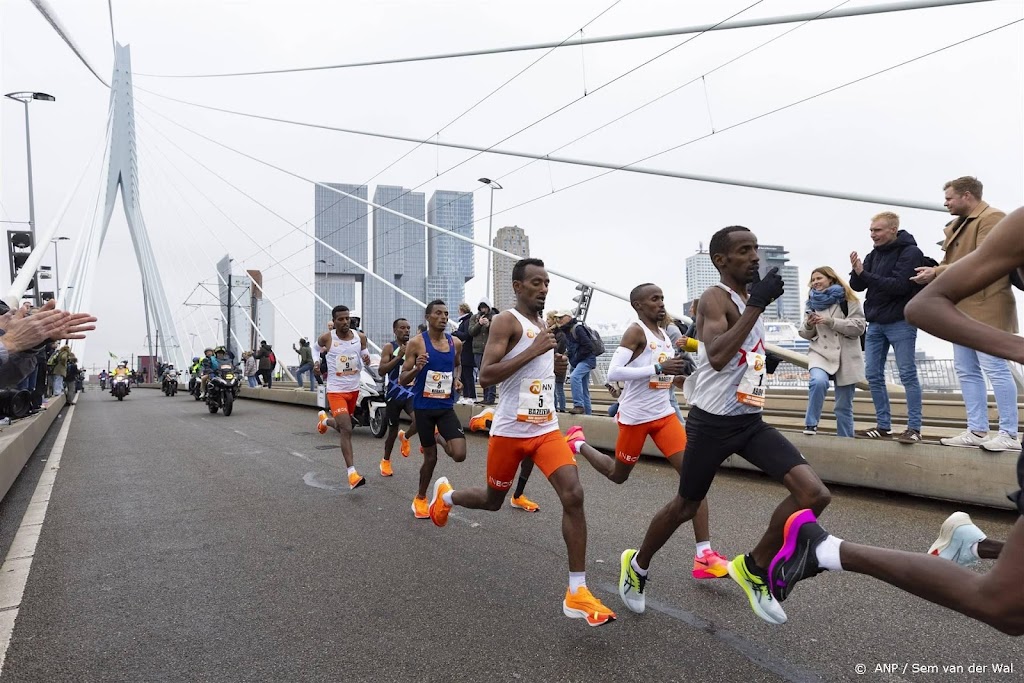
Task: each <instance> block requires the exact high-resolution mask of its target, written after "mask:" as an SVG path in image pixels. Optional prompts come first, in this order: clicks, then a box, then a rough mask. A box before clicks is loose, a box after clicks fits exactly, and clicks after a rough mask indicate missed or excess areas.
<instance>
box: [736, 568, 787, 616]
mask: <svg viewBox="0 0 1024 683" xmlns="http://www.w3.org/2000/svg"><path fill="white" fill-rule="evenodd" d="M729 576H731V577H732V580H733V581H735V582H736V583H738V584H739V586H740V588H742V589H743V592H744V593H746V594H747V600H749V601H750V609H752V610H754V614H756V615H757V616H759V617H761V618H762V619H764V620H765V621H767V622H768V623H769V624H785V623H786V612H785V611H784V610H783V609H782V605H780V604H779V602H778V600H776V599H775V598H773V597H772V594H771V592H769V590H768V580H767V578H763V577H761V576H759V575H758V574H757V573H756V572H753V571H751V570H750V569H749V567H748V565H747V556H746V555H737V556H736V558H735V559H734V560H733V561H732V562H730V563H729Z"/></svg>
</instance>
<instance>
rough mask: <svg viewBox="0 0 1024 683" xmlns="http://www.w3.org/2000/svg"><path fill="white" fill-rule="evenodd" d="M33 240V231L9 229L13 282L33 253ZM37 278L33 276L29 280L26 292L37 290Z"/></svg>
mask: <svg viewBox="0 0 1024 683" xmlns="http://www.w3.org/2000/svg"><path fill="white" fill-rule="evenodd" d="M32 247H33V240H32V233H31V232H29V231H27V230H8V231H7V253H8V255H9V256H10V262H11V282H14V278H16V277H17V276H18V271H20V270H21V269H22V268H24V267H25V262H26V261H28V257H29V255H30V254H31V253H32ZM35 288H36V279H35V278H34V277H33V278H32V279H31V280H29V282H28V285H27V286H26V288H25V289H26V292H27V291H28V290H33V291H34V290H35Z"/></svg>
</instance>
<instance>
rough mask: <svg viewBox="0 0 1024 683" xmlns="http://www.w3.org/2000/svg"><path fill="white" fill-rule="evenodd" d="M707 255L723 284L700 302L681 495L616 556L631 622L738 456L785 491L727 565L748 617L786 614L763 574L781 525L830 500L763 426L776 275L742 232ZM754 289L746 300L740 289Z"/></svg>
mask: <svg viewBox="0 0 1024 683" xmlns="http://www.w3.org/2000/svg"><path fill="white" fill-rule="evenodd" d="M708 251H709V252H710V255H711V261H712V262H713V263H714V264H715V268H717V269H718V272H719V274H720V275H721V282H719V283H718V284H717V285H716V286H714V287H711V288H709V289H708V290H707V291H705V292H704V293H703V294H702V295H701V297H700V303H699V304H698V309H697V338H698V339H700V340H701V344H700V349H699V351H698V355H697V370H696V373H695V374H694V375H692V376H690V377H689V378H687V380H686V383H687V386H688V387H690V389H689V391H688V392H687V397H688V398H689V401H690V412H689V414H688V415H687V418H686V436H687V441H686V452H685V454H684V456H683V464H682V469H681V470H680V473H679V492H678V494H676V496H675V498H673V499H672V501H671V502H670V503H669V504H668V505H666V506H665V507H664V508H662V509H661V510H660V511H659V512H658V513H657V514H656V515H655V516H654V519H652V520H651V524H650V527H649V528H648V529H647V535H646V536H645V537H644V542H643V545H642V546H640V550H639V552H638V551H636V550H627V551H626V552H624V553H623V554H622V562H621V566H620V574H619V595H620V596H621V597H622V599H623V601H624V602H625V603H626V606H627V607H629V608H630V609H632V610H633V611H634V612H642V611H643V609H644V584H645V583H646V581H647V570H648V568H649V567H650V566H651V560H652V559H653V558H654V554H655V553H656V552H658V550H660V549H661V547H662V546H663V545H665V543H666V542H667V541H668V539H669V538H671V537H672V534H673V533H674V532H675V530H676V529H677V528H679V526H680V525H681V524H683V523H684V522H688V521H689V520H691V519H693V517H694V516H695V515H696V514H697V510H698V509H699V508H700V504H701V501H703V500H704V497H705V496H706V495H707V492H708V489H710V488H711V482H712V481H714V478H715V474H716V473H717V472H718V467H719V466H720V465H721V464H722V462H723V461H724V460H725V459H726V458H727V457H729V456H730V455H732V454H733V453H736V454H738V455H740V456H741V457H743V458H744V459H746V460H747V461H749V462H750V463H751V464H752V465H754V466H756V467H758V468H760V469H761V470H762V471H763V472H765V473H766V474H768V475H770V476H771V477H773V478H774V479H776V480H777V481H779V482H781V483H782V484H783V485H785V487H786V488H787V489H788V490H789V494H790V495H789V497H787V498H786V499H785V500H783V501H782V502H781V503H780V504H779V506H778V507H777V508H776V509H775V512H774V513H773V514H772V518H771V521H770V522H769V524H768V530H767V531H765V533H764V535H763V536H762V537H761V540H760V541H759V542H758V544H757V545H756V546H755V547H754V549H753V550H752V551H750V552H749V553H748V554H746V555H739V556H738V557H736V558H735V559H734V560H733V561H732V562H730V563H729V566H728V571H729V576H731V577H732V578H733V580H734V581H736V583H738V584H739V585H740V587H741V588H742V589H743V591H744V592H745V593H746V594H747V599H748V600H749V602H750V607H751V608H752V609H753V610H754V613H755V614H757V616H759V617H761V618H762V619H764V620H765V621H767V622H768V623H770V624H782V623H784V622H785V621H786V613H785V612H784V611H783V610H782V607H781V606H780V605H779V603H778V601H776V600H775V599H773V598H772V595H771V593H770V592H769V590H768V573H767V570H768V564H769V563H770V562H771V560H772V557H773V556H774V555H775V553H776V552H778V549H779V548H780V547H781V546H782V532H783V528H782V527H783V524H784V523H785V521H786V519H787V518H788V517H789V516H790V515H791V514H793V513H794V512H796V511H797V510H800V509H802V508H813V509H815V510H817V511H819V512H820V511H821V510H824V509H825V506H827V505H828V503H829V498H830V496H829V492H828V489H827V488H825V485H824V484H822V483H821V480H820V479H819V478H818V476H817V475H816V474H815V473H814V470H812V469H811V467H810V466H809V465H808V464H807V462H806V461H805V460H804V458H803V456H802V455H800V452H799V451H798V450H797V449H796V448H795V447H794V446H793V444H791V443H790V442H789V441H787V440H786V439H785V438H784V437H783V436H782V434H780V433H779V432H778V430H776V429H775V428H773V427H770V426H768V425H767V424H765V422H764V420H762V419H761V410H762V406H764V399H765V388H764V385H763V383H764V376H765V345H764V323H763V322H762V321H761V314H762V313H763V312H764V310H765V308H767V307H768V304H770V303H771V302H772V301H773V300H775V299H777V298H778V297H780V296H781V295H782V291H783V282H782V278H781V277H780V276H779V273H778V268H772V269H771V270H770V271H768V273H767V275H765V278H764V279H763V280H760V279H758V277H757V274H758V265H759V263H760V261H759V258H758V254H757V238H756V237H755V236H754V234H753V233H752V232H750V230H748V229H747V228H744V227H742V226H738V225H736V226H731V227H728V228H723V229H722V230H719V231H718V232H716V233H715V234H714V236H713V237H712V238H711V244H710V246H709V249H708ZM751 282H752V283H753V285H752V286H751V288H750V294H749V296H748V295H747V293H746V289H747V284H748V283H751Z"/></svg>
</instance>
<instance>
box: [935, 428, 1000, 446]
mask: <svg viewBox="0 0 1024 683" xmlns="http://www.w3.org/2000/svg"><path fill="white" fill-rule="evenodd" d="M987 440H988V432H985V436H978V435H977V434H975V433H974V432H972V431H971V430H970V429H968V430H966V431H965V432H963V433H962V434H957V435H956V436H952V437H950V438H948V439H939V443H941V444H942V445H943V446H954V447H956V448H978V447H980V446H981V444H982V443H984V442H985V441H987Z"/></svg>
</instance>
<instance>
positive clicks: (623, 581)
mask: <svg viewBox="0 0 1024 683" xmlns="http://www.w3.org/2000/svg"><path fill="white" fill-rule="evenodd" d="M636 553H637V551H636V550H633V549H629V550H623V551H622V561H621V563H620V564H619V597H620V598H622V602H624V603H626V607H628V608H629V609H630V610H632V611H634V612H636V613H637V614H643V613H644V606H645V604H646V599H645V598H644V586H645V585H646V584H647V577H646V576H640V575H639V574H637V573H636V571H635V570H634V569H633V567H632V565H630V561H631V560H632V559H633V558H634V557H635V556H636Z"/></svg>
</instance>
